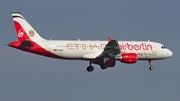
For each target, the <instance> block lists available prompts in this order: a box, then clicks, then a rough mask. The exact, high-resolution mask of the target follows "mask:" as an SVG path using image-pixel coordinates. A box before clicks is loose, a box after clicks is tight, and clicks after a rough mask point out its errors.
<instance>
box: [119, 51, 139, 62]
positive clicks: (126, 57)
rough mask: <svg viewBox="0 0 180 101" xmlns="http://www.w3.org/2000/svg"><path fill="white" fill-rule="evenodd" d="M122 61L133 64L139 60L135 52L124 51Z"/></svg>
mask: <svg viewBox="0 0 180 101" xmlns="http://www.w3.org/2000/svg"><path fill="white" fill-rule="evenodd" d="M121 56H122V57H121V60H120V61H121V62H123V63H128V64H133V63H136V62H137V54H135V53H123V54H121Z"/></svg>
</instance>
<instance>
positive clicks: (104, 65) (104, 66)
mask: <svg viewBox="0 0 180 101" xmlns="http://www.w3.org/2000/svg"><path fill="white" fill-rule="evenodd" d="M99 66H100V67H101V69H103V70H104V69H107V68H108V66H107V65H106V64H101V65H99ZM93 70H94V67H93V66H92V62H91V61H90V63H89V66H88V67H87V71H88V72H92V71H93Z"/></svg>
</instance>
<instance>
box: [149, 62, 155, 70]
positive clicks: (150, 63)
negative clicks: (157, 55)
mask: <svg viewBox="0 0 180 101" xmlns="http://www.w3.org/2000/svg"><path fill="white" fill-rule="evenodd" d="M152 61H153V60H148V62H149V65H150V67H149V70H154V67H153V66H152Z"/></svg>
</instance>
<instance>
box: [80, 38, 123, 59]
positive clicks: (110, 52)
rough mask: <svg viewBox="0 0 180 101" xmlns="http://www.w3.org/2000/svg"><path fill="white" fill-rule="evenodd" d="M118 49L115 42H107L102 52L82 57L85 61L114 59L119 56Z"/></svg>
mask: <svg viewBox="0 0 180 101" xmlns="http://www.w3.org/2000/svg"><path fill="white" fill-rule="evenodd" d="M120 53H121V51H120V48H119V44H118V41H117V40H113V39H111V40H109V42H108V43H107V45H106V46H105V48H104V50H103V52H98V53H89V54H86V55H84V56H83V58H85V59H98V58H114V57H116V56H117V55H118V54H120Z"/></svg>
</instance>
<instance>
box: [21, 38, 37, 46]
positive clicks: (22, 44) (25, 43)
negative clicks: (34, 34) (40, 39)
mask: <svg viewBox="0 0 180 101" xmlns="http://www.w3.org/2000/svg"><path fill="white" fill-rule="evenodd" d="M20 46H25V47H33V46H34V45H33V44H32V42H31V41H29V40H23V41H22V43H21V44H20Z"/></svg>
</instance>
